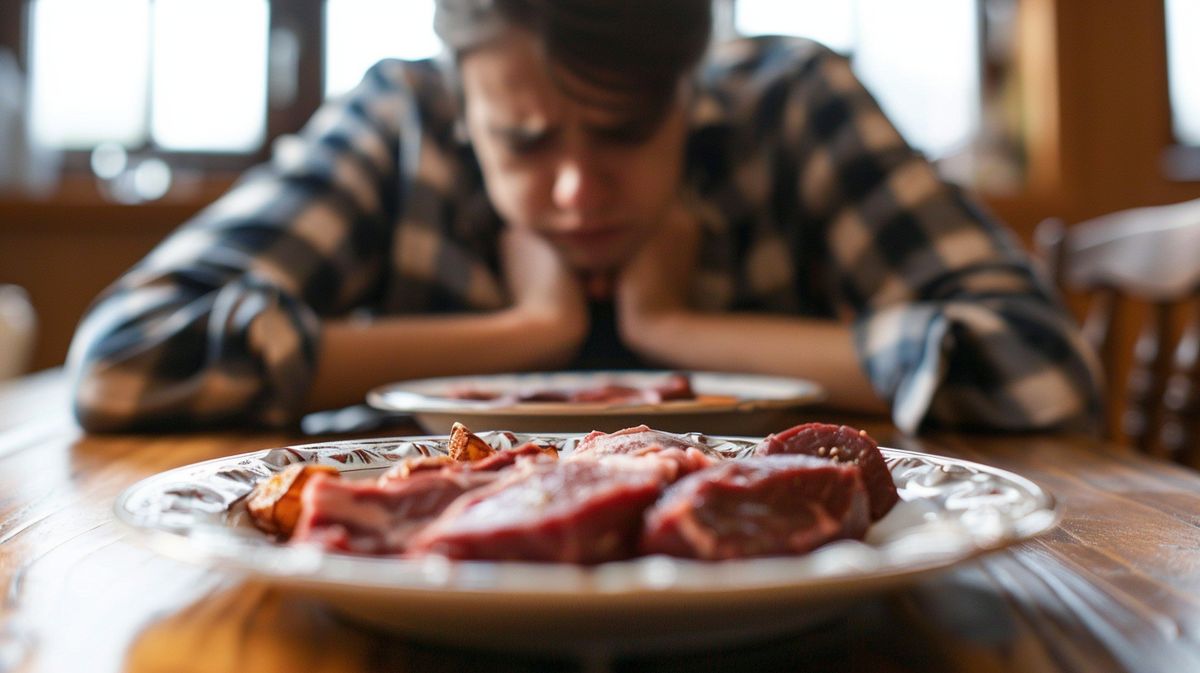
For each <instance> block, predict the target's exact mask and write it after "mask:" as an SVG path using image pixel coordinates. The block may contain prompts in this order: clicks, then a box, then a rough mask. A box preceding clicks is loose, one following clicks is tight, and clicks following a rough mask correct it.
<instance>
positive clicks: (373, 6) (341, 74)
mask: <svg viewBox="0 0 1200 673" xmlns="http://www.w3.org/2000/svg"><path fill="white" fill-rule="evenodd" d="M440 50H441V41H439V40H438V37H437V34H436V33H434V32H433V0H327V2H326V4H325V95H326V96H335V95H337V94H340V93H343V92H345V91H347V90H349V89H350V88H351V87H353V86H354V85H355V84H357V83H358V81H359V80H360V79H362V76H363V73H364V72H366V70H367V68H370V67H371V66H372V65H373V64H375V63H376V62H378V61H380V60H381V59H384V58H404V59H421V58H428V57H430V56H434V55H436V54H437V53H438V52H439V51H440Z"/></svg>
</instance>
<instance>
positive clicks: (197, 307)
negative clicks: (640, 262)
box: [69, 38, 1098, 431]
mask: <svg viewBox="0 0 1200 673" xmlns="http://www.w3.org/2000/svg"><path fill="white" fill-rule="evenodd" d="M698 82H699V86H698V91H699V95H698V96H696V97H695V99H694V101H693V103H692V105H691V109H690V124H691V126H690V135H689V137H688V144H687V149H686V152H687V157H686V164H687V173H686V178H685V179H686V188H687V189H688V190H689V191H691V192H692V195H693V196H694V197H695V200H696V203H697V204H698V209H699V213H700V219H701V223H702V228H703V231H702V244H701V250H700V260H699V269H698V272H697V273H696V275H695V277H694V278H693V279H692V287H691V300H692V303H693V304H694V306H695V308H697V309H699V310H704V311H755V312H765V313H772V314H783V315H803V316H825V317H836V318H840V319H843V320H847V321H851V322H852V324H853V327H854V331H855V335H856V343H857V348H858V353H859V355H860V360H861V364H862V367H863V369H864V371H865V372H866V373H867V375H868V376H869V378H870V380H871V381H872V383H873V385H874V387H875V389H876V390H877V391H878V392H879V394H880V395H882V396H883V397H884V398H885V399H887V400H890V401H891V403H892V406H893V410H894V413H893V416H894V420H895V421H896V423H897V425H898V426H899V427H900V428H902V429H905V430H908V431H913V430H916V429H917V428H918V427H919V426H920V425H921V424H922V423H923V422H924V421H926V420H934V421H936V422H940V423H942V424H951V425H958V426H962V425H974V426H983V427H990V428H997V429H1027V428H1043V427H1050V426H1054V425H1057V424H1060V423H1063V422H1065V421H1068V420H1072V419H1080V418H1088V417H1089V416H1091V415H1094V414H1095V412H1096V409H1097V408H1098V401H1097V399H1098V395H1097V383H1096V381H1097V380H1098V377H1097V375H1096V371H1097V370H1096V366H1095V361H1094V358H1093V357H1092V356H1091V355H1090V353H1089V351H1088V350H1087V347H1086V345H1085V344H1084V343H1083V342H1082V340H1081V338H1080V336H1079V334H1078V332H1077V330H1076V329H1075V328H1074V327H1073V323H1072V320H1071V318H1070V316H1069V315H1068V314H1067V313H1066V312H1065V311H1064V310H1063V309H1062V308H1061V306H1060V305H1059V304H1058V303H1057V302H1056V301H1055V300H1054V299H1053V298H1052V297H1051V296H1050V294H1049V291H1048V289H1047V287H1046V286H1045V285H1044V284H1043V283H1042V282H1041V281H1040V280H1039V278H1038V277H1037V276H1036V275H1035V274H1034V272H1033V270H1032V268H1031V265H1030V261H1029V259H1028V258H1027V256H1026V255H1025V254H1024V253H1023V251H1022V250H1021V249H1020V247H1019V246H1018V245H1017V244H1016V243H1015V241H1014V240H1012V239H1011V237H1010V236H1009V234H1008V233H1007V232H1006V231H1005V230H1004V229H1003V228H1002V227H1000V226H998V225H997V224H995V223H994V222H993V221H992V220H991V219H989V217H988V216H987V215H985V214H984V213H983V212H981V211H980V209H979V208H978V207H977V206H976V205H975V204H974V203H972V202H971V201H970V200H969V199H967V198H965V197H964V195H963V194H962V193H960V191H959V190H957V189H955V188H953V187H952V186H950V185H948V184H946V183H944V182H942V181H941V180H939V178H938V177H937V175H936V174H935V171H934V169H933V167H932V166H931V165H930V164H929V163H928V162H927V161H925V160H924V159H923V158H922V157H921V155H920V154H919V153H917V152H915V151H914V150H912V149H911V148H910V147H909V146H908V145H907V144H906V143H905V142H904V140H903V139H902V138H901V137H900V135H899V134H898V133H897V131H896V130H895V129H894V127H893V126H892V125H891V124H890V123H889V122H888V120H887V119H886V118H885V117H884V115H883V113H882V112H881V111H880V109H879V107H878V106H877V104H876V103H875V101H874V100H873V99H872V98H871V96H870V95H869V94H868V93H867V91H866V90H865V89H864V88H863V87H862V86H861V84H860V83H859V82H858V81H857V80H856V78H855V77H854V75H853V74H852V72H851V69H850V67H849V64H848V63H847V61H846V60H845V59H844V58H842V57H840V56H838V55H836V54H834V53H833V52H831V51H829V50H827V49H825V48H823V47H820V46H819V45H816V44H814V43H812V42H808V41H804V40H799V39H791V38H756V39H746V40H738V41H732V42H729V43H725V44H722V45H719V46H717V47H714V49H713V51H712V53H711V55H710V57H709V59H708V60H707V61H706V64H705V65H704V66H703V67H702V69H701V71H700V73H699V75H698ZM457 107H458V106H457V97H456V94H455V93H454V91H453V87H452V86H451V83H450V79H449V78H448V77H447V73H446V70H445V67H444V66H443V65H441V64H439V63H437V62H434V61H421V62H404V61H397V60H389V61H384V62H381V63H379V64H378V65H376V66H375V67H373V68H372V69H371V70H370V71H369V72H368V73H367V75H366V77H365V78H364V80H363V81H362V83H361V84H360V85H359V86H358V87H357V88H356V89H355V90H354V91H353V92H351V93H350V94H349V95H347V96H345V97H343V98H341V99H339V100H336V101H332V102H330V103H328V104H327V105H326V106H325V107H324V108H323V109H322V110H321V111H320V112H319V113H318V114H317V115H316V116H315V117H314V118H313V120H312V121H311V122H310V123H309V124H308V125H307V127H306V128H305V129H304V131H303V132H302V133H301V134H300V135H299V136H298V137H287V138H284V139H282V140H281V141H280V142H279V143H278V144H277V146H276V148H275V152H274V156H273V158H272V161H271V162H270V163H269V164H267V165H265V166H262V167H259V168H258V169H255V170H254V171H252V172H250V173H248V174H247V175H246V176H245V177H244V178H243V179H242V180H241V181H239V183H238V184H237V185H235V187H234V188H233V189H232V190H231V191H230V193H229V194H227V195H226V196H224V197H222V198H221V199H220V200H218V201H217V202H216V203H215V204H213V205H212V206H210V207H209V208H207V209H206V210H204V211H202V212H201V213H200V214H198V215H197V216H196V217H195V218H194V219H192V220H191V221H189V222H187V223H186V224H185V225H183V226H182V227H181V228H179V229H178V230H177V231H176V232H175V233H173V234H172V235H171V236H169V237H168V238H167V239H166V240H165V241H164V242H163V243H162V244H160V245H159V246H158V247H157V248H156V249H155V250H154V251H153V252H152V253H151V254H150V255H148V256H147V257H146V258H145V259H144V260H143V261H141V262H140V263H139V264H137V265H136V266H135V267H134V268H133V269H132V270H130V271H129V272H128V273H126V274H125V275H124V276H123V277H122V278H120V279H119V280H118V281H117V282H116V283H115V284H114V285H113V286H112V287H111V288H109V289H108V290H106V292H105V293H104V294H102V295H101V297H100V298H99V299H97V301H96V302H95V303H94V305H93V306H92V307H91V308H90V309H89V312H88V314H87V315H86V316H85V318H84V320H83V322H82V323H81V325H80V328H79V330H78V332H77V334H76V337H75V341H74V343H73V345H72V350H71V354H70V357H69V365H70V370H71V371H72V373H73V377H74V379H73V380H74V382H75V404H76V413H77V416H78V418H79V419H80V421H81V423H82V424H83V425H84V426H85V427H86V428H89V429H92V430H112V429H129V428H139V427H143V428H144V427H180V426H185V425H190V426H196V425H202V424H213V423H218V422H221V423H229V422H241V423H259V424H268V425H278V424H282V423H287V422H290V421H292V420H294V419H295V418H296V417H297V416H298V415H299V413H300V405H301V403H302V401H303V399H304V397H305V395H306V394H307V391H308V387H309V385H310V383H311V378H312V375H313V372H314V369H315V360H316V353H317V343H318V340H319V339H320V335H321V331H320V324H321V320H322V318H324V317H328V316H345V315H347V314H350V313H352V312H368V313H371V314H377V315H382V314H414V313H438V312H461V311H492V310H497V309H501V308H503V307H505V306H506V305H507V302H508V297H507V294H506V289H505V287H504V284H503V282H502V280H501V276H500V275H499V272H498V254H497V250H496V239H497V236H498V233H499V231H500V229H501V227H502V222H501V221H500V220H499V218H498V216H497V215H496V213H495V212H494V210H493V209H492V208H491V206H490V204H489V203H488V200H487V197H486V195H485V193H484V189H483V187H482V178H481V174H480V172H479V167H478V164H477V163H476V161H475V158H474V155H473V153H472V150H471V147H470V145H469V143H468V142H467V141H466V139H465V135H464V134H463V132H462V125H461V121H460V120H459V119H458V116H457ZM796 347H797V348H804V344H803V343H798V344H796ZM406 356H413V357H420V355H419V354H404V353H397V354H396V357H406Z"/></svg>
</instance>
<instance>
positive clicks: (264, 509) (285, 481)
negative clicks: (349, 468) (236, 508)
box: [246, 463, 340, 538]
mask: <svg viewBox="0 0 1200 673" xmlns="http://www.w3.org/2000/svg"><path fill="white" fill-rule="evenodd" d="M314 474H330V475H333V476H338V475H339V474H340V473H339V472H338V469H337V468H336V467H333V466H331V465H310V464H306V463H296V464H295V465H289V466H287V467H286V468H284V469H283V470H282V471H280V472H276V473H275V474H273V475H271V477H270V478H268V479H264V480H262V481H260V482H258V483H257V484H255V486H254V490H253V491H251V492H250V498H249V500H247V501H246V509H248V510H249V511H250V518H251V520H253V521H254V525H255V526H257V527H258V528H259V529H261V530H263V531H266V532H268V533H274V534H277V535H279V536H281V537H284V538H288V537H291V535H292V531H293V530H294V529H295V528H296V521H297V520H298V519H299V518H300V493H301V492H302V491H303V490H304V484H305V482H307V481H308V480H309V479H310V478H311V477H312V476H313V475H314Z"/></svg>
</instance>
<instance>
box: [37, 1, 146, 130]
mask: <svg viewBox="0 0 1200 673" xmlns="http://www.w3.org/2000/svg"><path fill="white" fill-rule="evenodd" d="M30 19H31V23H30V26H31V40H30V75H31V76H30V81H31V83H32V84H31V88H32V122H31V126H32V130H33V135H34V138H36V139H37V141H38V142H40V143H42V144H45V145H50V146H53V147H64V148H86V147H91V146H93V145H96V144H97V143H100V142H105V141H110V142H115V143H119V144H122V145H126V146H129V145H138V144H141V143H142V142H143V141H144V140H145V134H146V120H145V117H146V114H145V105H146V88H147V79H148V78H147V70H148V64H149V20H150V19H149V6H148V3H147V1H146V0H107V1H106V2H96V0H35V1H34V2H33V3H32V6H31V14H30Z"/></svg>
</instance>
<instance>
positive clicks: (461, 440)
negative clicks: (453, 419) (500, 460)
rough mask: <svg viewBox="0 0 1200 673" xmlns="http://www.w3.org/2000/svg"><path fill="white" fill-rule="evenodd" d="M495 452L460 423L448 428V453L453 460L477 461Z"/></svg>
mask: <svg viewBox="0 0 1200 673" xmlns="http://www.w3.org/2000/svg"><path fill="white" fill-rule="evenodd" d="M495 452H496V450H495V449H493V448H492V447H491V446H489V445H488V443H487V442H485V441H483V440H482V439H480V438H479V435H476V434H475V433H473V432H471V431H470V430H469V429H468V428H467V426H465V425H463V424H462V423H455V424H454V426H453V427H451V428H450V447H449V450H448V453H449V455H450V457H451V458H453V459H454V460H479V459H480V458H487V457H488V456H490V455H492V454H493V453H495Z"/></svg>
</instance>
